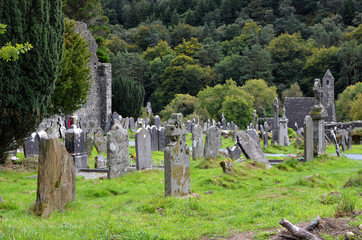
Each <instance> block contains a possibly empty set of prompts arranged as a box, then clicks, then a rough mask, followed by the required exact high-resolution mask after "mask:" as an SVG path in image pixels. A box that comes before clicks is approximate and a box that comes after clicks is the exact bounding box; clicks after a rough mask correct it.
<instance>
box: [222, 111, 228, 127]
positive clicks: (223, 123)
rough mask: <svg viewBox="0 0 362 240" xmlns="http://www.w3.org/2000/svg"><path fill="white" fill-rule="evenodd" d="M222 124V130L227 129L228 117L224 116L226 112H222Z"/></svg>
mask: <svg viewBox="0 0 362 240" xmlns="http://www.w3.org/2000/svg"><path fill="white" fill-rule="evenodd" d="M221 125H222V130H227V126H226V119H225V117H224V113H222V114H221Z"/></svg>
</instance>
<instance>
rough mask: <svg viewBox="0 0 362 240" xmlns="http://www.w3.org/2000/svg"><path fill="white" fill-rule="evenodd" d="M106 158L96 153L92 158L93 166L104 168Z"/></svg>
mask: <svg viewBox="0 0 362 240" xmlns="http://www.w3.org/2000/svg"><path fill="white" fill-rule="evenodd" d="M106 166H107V159H106V158H105V157H104V156H103V155H98V156H96V157H95V158H94V168H105V167H106Z"/></svg>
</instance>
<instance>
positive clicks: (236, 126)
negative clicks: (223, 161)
mask: <svg viewBox="0 0 362 240" xmlns="http://www.w3.org/2000/svg"><path fill="white" fill-rule="evenodd" d="M238 132H239V127H238V125H236V124H235V126H234V131H233V142H236V135H237V134H238Z"/></svg>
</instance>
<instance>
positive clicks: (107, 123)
mask: <svg viewBox="0 0 362 240" xmlns="http://www.w3.org/2000/svg"><path fill="white" fill-rule="evenodd" d="M112 119H113V115H112V113H110V114H108V116H107V122H106V125H105V126H104V132H105V133H107V132H108V131H109V130H110V129H111V127H112Z"/></svg>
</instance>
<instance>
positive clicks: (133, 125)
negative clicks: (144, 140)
mask: <svg viewBox="0 0 362 240" xmlns="http://www.w3.org/2000/svg"><path fill="white" fill-rule="evenodd" d="M129 128H130V129H131V130H135V129H136V128H135V124H134V118H133V117H130V118H129Z"/></svg>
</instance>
